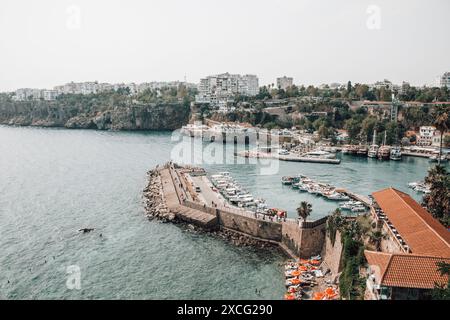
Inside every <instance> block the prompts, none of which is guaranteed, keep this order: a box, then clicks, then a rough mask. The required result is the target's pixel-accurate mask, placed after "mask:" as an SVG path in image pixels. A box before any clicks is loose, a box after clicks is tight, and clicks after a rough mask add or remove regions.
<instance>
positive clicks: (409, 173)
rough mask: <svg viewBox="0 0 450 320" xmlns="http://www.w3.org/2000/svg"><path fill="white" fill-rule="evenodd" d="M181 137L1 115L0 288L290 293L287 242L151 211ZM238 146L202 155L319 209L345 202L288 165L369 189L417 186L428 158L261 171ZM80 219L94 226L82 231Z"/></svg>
mask: <svg viewBox="0 0 450 320" xmlns="http://www.w3.org/2000/svg"><path fill="white" fill-rule="evenodd" d="M175 145H176V142H173V141H171V133H170V132H154V133H126V132H102V131H89V130H64V129H40V128H15V127H3V126H0V298H4V299H52V298H67V299H73V298H81V299H88V298H89V299H92V298H93V299H119V298H120V299H133V298H134V299H157V298H160V299H219V298H227V299H240V298H243V299H261V298H266V299H280V298H282V295H283V293H284V286H283V282H284V279H283V273H282V270H281V267H280V263H281V262H282V261H283V259H284V257H283V256H282V255H281V254H280V253H278V252H264V251H258V250H255V249H250V248H237V247H234V246H232V245H229V244H227V243H225V242H223V241H222V240H220V239H216V238H214V237H211V236H207V235H202V234H196V233H193V232H191V231H189V229H188V228H180V227H178V226H175V225H171V224H162V223H159V222H156V221H152V222H150V221H148V220H147V219H146V218H145V215H144V211H143V204H142V189H143V188H144V187H145V185H146V172H147V171H148V169H150V168H152V167H154V166H155V165H156V164H159V163H163V162H165V161H167V160H168V159H169V157H170V154H171V152H172V150H173V148H174V146H175ZM233 151H234V150H232V148H229V150H226V151H225V155H224V158H225V159H226V164H214V165H213V164H205V165H204V166H205V167H206V168H207V169H208V171H210V172H216V171H224V170H226V171H230V172H231V173H232V175H233V176H234V177H235V178H236V179H237V180H238V181H239V182H240V183H241V184H242V185H243V186H245V187H246V188H247V189H249V191H250V192H252V193H253V195H255V196H257V197H263V198H266V199H267V201H268V203H269V204H270V205H271V206H277V207H280V208H285V209H287V210H288V211H289V214H290V215H291V216H294V214H295V208H296V206H297V204H298V202H300V201H302V200H307V201H309V202H311V203H312V204H313V210H314V212H313V217H312V218H319V217H321V216H324V215H326V214H327V213H328V212H330V211H331V210H333V209H334V208H335V207H336V204H335V203H333V202H327V201H324V200H322V199H320V198H316V197H314V196H311V195H308V194H303V193H299V192H298V191H294V190H292V189H290V188H289V187H284V186H282V185H281V183H280V179H281V177H282V176H283V175H293V174H298V173H302V174H305V175H308V176H310V177H313V178H315V179H317V180H319V181H323V182H329V183H332V184H334V185H337V186H342V187H346V188H349V189H350V190H353V191H354V192H357V193H361V194H369V193H370V192H372V191H374V190H377V189H381V188H384V187H388V186H394V187H396V188H399V189H401V190H403V191H406V192H411V190H410V189H408V188H407V186H406V184H407V183H408V182H410V181H415V180H420V179H422V178H423V177H424V175H425V174H426V171H427V169H428V167H429V163H428V162H427V160H425V159H418V158H405V159H404V160H403V161H402V162H378V161H372V160H371V159H369V160H367V159H356V158H351V157H347V156H343V158H342V164H341V165H338V166H335V165H314V164H302V163H289V162H279V170H278V172H277V173H276V174H274V175H261V174H260V165H258V164H257V163H256V164H253V163H247V164H239V165H233V162H234V161H235V160H236V159H235V158H234V157H233ZM412 195H413V196H414V197H415V198H416V199H420V195H418V194H415V193H413V194H412ZM82 227H95V231H94V232H92V233H89V234H79V233H78V232H77V230H78V229H79V228H82ZM100 234H102V237H100ZM70 265H77V266H79V267H80V269H81V290H69V289H67V287H66V280H67V274H66V268H67V266H70ZM8 281H9V283H8ZM256 288H257V289H258V290H259V291H260V292H261V294H260V295H257V294H255V289H256Z"/></svg>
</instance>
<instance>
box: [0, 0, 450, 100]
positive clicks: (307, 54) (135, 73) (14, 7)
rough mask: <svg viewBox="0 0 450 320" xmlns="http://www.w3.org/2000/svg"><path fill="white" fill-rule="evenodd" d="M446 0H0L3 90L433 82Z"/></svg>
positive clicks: (446, 21)
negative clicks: (235, 79) (235, 78)
mask: <svg viewBox="0 0 450 320" xmlns="http://www.w3.org/2000/svg"><path fill="white" fill-rule="evenodd" d="M449 14H450V1H449V0H426V1H425V0H421V1H417V0H395V1H392V0H385V1H378V0H370V1H366V0H329V1H325V0H323V1H321V0H313V1H306V0H278V1H274V0H270V1H266V0H221V1H216V0H146V1H144V0H126V1H125V0H85V1H83V0H72V1H66V0H39V1H31V0H29V1H24V0H1V1H0V37H1V41H0V90H1V91H5V90H14V89H16V88H20V87H38V88H50V87H53V86H54V85H57V84H63V83H65V82H69V81H72V80H73V81H93V80H98V81H101V82H113V83H114V82H146V81H157V80H183V79H184V77H185V76H186V77H187V80H188V81H190V82H197V81H198V80H199V79H200V78H201V77H204V76H206V75H208V74H215V73H221V72H227V71H228V72H231V73H252V74H257V75H258V76H259V78H260V84H267V83H272V82H275V78H276V77H277V76H282V75H288V76H292V77H294V82H295V83H297V84H320V83H330V82H346V81H347V80H351V81H352V82H368V83H371V82H374V81H376V80H382V79H384V78H387V79H390V80H392V81H394V82H395V83H401V81H402V80H407V81H410V82H411V83H413V84H430V83H433V82H434V81H435V79H436V77H437V76H438V75H439V74H441V73H443V72H445V71H450V18H449Z"/></svg>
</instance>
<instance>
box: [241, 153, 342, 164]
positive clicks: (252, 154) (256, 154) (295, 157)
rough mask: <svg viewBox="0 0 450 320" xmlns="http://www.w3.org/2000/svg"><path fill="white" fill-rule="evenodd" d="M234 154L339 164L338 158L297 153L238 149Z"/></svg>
mask: <svg viewBox="0 0 450 320" xmlns="http://www.w3.org/2000/svg"><path fill="white" fill-rule="evenodd" d="M235 155H236V156H240V157H245V158H261V159H277V160H281V161H291V162H310V163H325V164H340V163H341V160H340V159H325V158H312V157H302V156H298V155H279V154H272V153H267V152H261V151H258V152H257V151H240V152H237V153H235Z"/></svg>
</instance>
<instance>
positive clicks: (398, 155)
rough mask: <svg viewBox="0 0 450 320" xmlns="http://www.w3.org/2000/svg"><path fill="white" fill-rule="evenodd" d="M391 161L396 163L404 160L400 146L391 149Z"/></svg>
mask: <svg viewBox="0 0 450 320" xmlns="http://www.w3.org/2000/svg"><path fill="white" fill-rule="evenodd" d="M389 159H391V160H394V161H398V160H402V150H401V148H400V147H399V146H395V147H392V148H391V153H390V156H389Z"/></svg>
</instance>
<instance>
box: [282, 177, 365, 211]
mask: <svg viewBox="0 0 450 320" xmlns="http://www.w3.org/2000/svg"><path fill="white" fill-rule="evenodd" d="M281 183H282V184H283V185H289V186H291V187H292V189H294V190H298V191H300V192H307V193H310V194H312V195H315V196H317V197H322V198H324V199H325V200H328V201H335V202H340V203H339V208H340V209H341V210H343V211H349V212H351V213H354V214H360V213H365V212H368V207H369V206H370V205H371V201H370V199H368V198H366V199H365V198H364V197H362V196H360V195H356V194H354V193H352V192H349V191H347V190H345V189H342V188H336V187H335V186H332V185H330V184H328V183H322V182H317V181H314V180H313V179H311V178H308V177H306V176H304V175H300V174H299V175H297V176H284V177H282V178H281Z"/></svg>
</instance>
